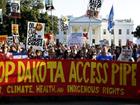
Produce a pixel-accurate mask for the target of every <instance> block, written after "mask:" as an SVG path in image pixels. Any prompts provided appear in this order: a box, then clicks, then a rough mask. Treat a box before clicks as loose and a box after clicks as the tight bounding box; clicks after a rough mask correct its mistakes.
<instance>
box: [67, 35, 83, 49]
mask: <svg viewBox="0 0 140 105" xmlns="http://www.w3.org/2000/svg"><path fill="white" fill-rule="evenodd" d="M75 45H76V46H79V47H82V46H83V34H82V33H71V35H70V36H69V37H68V46H75Z"/></svg>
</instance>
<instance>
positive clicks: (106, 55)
mask: <svg viewBox="0 0 140 105" xmlns="http://www.w3.org/2000/svg"><path fill="white" fill-rule="evenodd" d="M108 51H109V46H108V45H103V46H102V49H101V53H100V54H99V55H97V57H96V60H110V61H111V60H113V57H112V55H111V53H109V52H108Z"/></svg>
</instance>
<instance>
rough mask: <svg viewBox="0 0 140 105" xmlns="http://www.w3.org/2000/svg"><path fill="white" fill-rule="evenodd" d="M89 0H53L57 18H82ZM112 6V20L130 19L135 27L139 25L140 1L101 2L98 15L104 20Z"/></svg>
mask: <svg viewBox="0 0 140 105" xmlns="http://www.w3.org/2000/svg"><path fill="white" fill-rule="evenodd" d="M88 2H89V0H53V4H54V7H55V10H54V11H53V15H56V16H58V17H61V16H67V15H73V16H74V17H77V16H82V15H84V14H85V13H86V10H87V6H88ZM112 5H113V6H114V19H130V18H131V19H132V20H133V21H134V24H135V26H136V25H140V0H103V4H102V7H101V10H100V15H101V16H102V17H103V18H106V17H107V16H108V14H109V11H110V9H111V6H112Z"/></svg>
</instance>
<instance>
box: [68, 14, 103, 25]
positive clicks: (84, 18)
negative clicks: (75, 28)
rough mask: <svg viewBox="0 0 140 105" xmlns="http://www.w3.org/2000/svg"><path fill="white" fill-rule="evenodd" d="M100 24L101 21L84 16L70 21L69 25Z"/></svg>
mask: <svg viewBox="0 0 140 105" xmlns="http://www.w3.org/2000/svg"><path fill="white" fill-rule="evenodd" d="M89 22H90V23H101V22H102V20H100V19H97V18H89V17H88V16H86V15H83V16H80V17H76V18H72V19H70V23H89Z"/></svg>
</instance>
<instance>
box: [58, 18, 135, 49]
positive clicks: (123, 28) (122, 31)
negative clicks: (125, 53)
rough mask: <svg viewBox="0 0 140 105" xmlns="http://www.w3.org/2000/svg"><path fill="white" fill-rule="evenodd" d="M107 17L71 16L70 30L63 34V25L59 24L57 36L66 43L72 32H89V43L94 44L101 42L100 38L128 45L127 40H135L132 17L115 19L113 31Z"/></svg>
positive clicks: (110, 42)
mask: <svg viewBox="0 0 140 105" xmlns="http://www.w3.org/2000/svg"><path fill="white" fill-rule="evenodd" d="M107 26H108V21H107V19H98V18H90V19H89V17H87V16H81V17H76V18H70V21H69V26H68V27H69V28H68V31H67V32H66V33H65V34H63V32H62V31H61V28H60V27H61V25H59V35H58V36H57V38H58V39H59V41H60V42H62V43H66V42H67V36H68V35H71V33H88V41H87V43H88V44H90V45H92V44H93V43H94V44H100V40H103V39H106V40H108V41H109V44H110V45H111V44H113V43H114V44H115V45H116V46H118V45H119V44H120V45H126V41H127V40H130V41H133V34H132V33H131V32H132V31H133V27H134V24H133V21H132V20H131V19H124V20H115V25H114V27H113V30H112V33H109V31H108V30H107Z"/></svg>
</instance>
